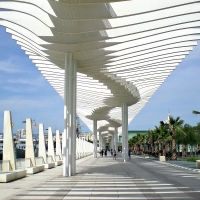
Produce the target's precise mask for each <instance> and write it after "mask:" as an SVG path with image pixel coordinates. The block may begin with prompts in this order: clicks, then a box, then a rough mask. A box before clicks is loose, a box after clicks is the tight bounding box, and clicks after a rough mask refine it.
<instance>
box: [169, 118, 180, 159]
mask: <svg viewBox="0 0 200 200" xmlns="http://www.w3.org/2000/svg"><path fill="white" fill-rule="evenodd" d="M183 123H184V120H182V119H180V117H177V118H176V119H175V118H173V117H171V116H170V117H169V124H168V125H169V130H170V131H171V135H172V160H177V152H176V133H177V132H183V131H182V124H183Z"/></svg>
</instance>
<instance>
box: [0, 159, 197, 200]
mask: <svg viewBox="0 0 200 200" xmlns="http://www.w3.org/2000/svg"><path fill="white" fill-rule="evenodd" d="M172 164H173V163H172ZM172 164H171V163H169V162H167V163H160V162H158V161H154V160H151V159H144V158H142V157H138V156H132V159H131V160H129V162H127V163H123V162H121V158H120V157H118V158H117V160H113V159H112V157H110V156H108V157H103V158H101V157H98V158H92V157H91V156H90V157H87V158H83V159H80V160H78V161H77V174H76V176H72V177H63V176H62V166H59V167H56V168H53V169H49V170H46V171H44V172H42V173H38V174H35V175H30V176H27V177H26V178H23V179H20V180H17V181H13V182H10V183H0V199H154V200H155V199H197V200H198V199H200V173H199V172H198V171H197V170H194V169H193V168H187V167H186V168H185V167H184V166H183V167H179V166H176V165H175V166H172ZM174 164H176V162H174ZM182 164H183V162H182ZM193 170H194V171H193Z"/></svg>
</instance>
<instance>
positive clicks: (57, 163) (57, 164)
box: [55, 160, 63, 166]
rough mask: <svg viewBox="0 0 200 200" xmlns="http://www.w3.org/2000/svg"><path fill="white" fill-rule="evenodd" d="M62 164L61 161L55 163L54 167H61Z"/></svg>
mask: <svg viewBox="0 0 200 200" xmlns="http://www.w3.org/2000/svg"><path fill="white" fill-rule="evenodd" d="M62 164H63V162H62V160H58V161H55V166H59V165H62Z"/></svg>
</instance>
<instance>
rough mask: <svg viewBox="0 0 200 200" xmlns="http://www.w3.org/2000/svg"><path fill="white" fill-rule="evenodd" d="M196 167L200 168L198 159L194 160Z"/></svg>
mask: <svg viewBox="0 0 200 200" xmlns="http://www.w3.org/2000/svg"><path fill="white" fill-rule="evenodd" d="M196 168H197V169H200V160H196Z"/></svg>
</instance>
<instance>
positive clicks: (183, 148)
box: [182, 144, 186, 158]
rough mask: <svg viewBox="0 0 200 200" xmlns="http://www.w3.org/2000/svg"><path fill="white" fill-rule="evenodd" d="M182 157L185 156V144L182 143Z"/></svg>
mask: <svg viewBox="0 0 200 200" xmlns="http://www.w3.org/2000/svg"><path fill="white" fill-rule="evenodd" d="M182 157H184V158H185V157H186V145H185V144H183V146H182Z"/></svg>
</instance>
